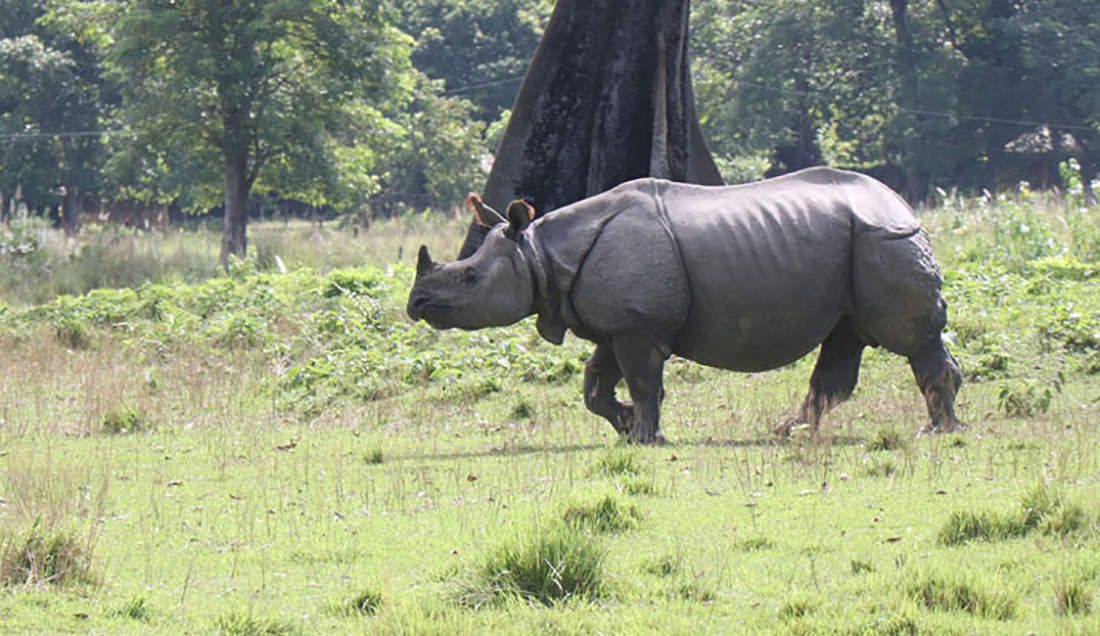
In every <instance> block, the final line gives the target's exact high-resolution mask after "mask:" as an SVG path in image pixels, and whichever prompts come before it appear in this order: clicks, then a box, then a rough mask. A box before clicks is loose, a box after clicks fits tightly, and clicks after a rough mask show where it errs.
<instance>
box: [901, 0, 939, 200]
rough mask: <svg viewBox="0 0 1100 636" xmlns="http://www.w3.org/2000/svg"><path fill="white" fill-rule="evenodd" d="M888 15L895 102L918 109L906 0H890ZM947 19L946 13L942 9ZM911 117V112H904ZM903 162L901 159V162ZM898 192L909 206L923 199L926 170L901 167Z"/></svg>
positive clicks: (914, 54) (918, 119)
mask: <svg viewBox="0 0 1100 636" xmlns="http://www.w3.org/2000/svg"><path fill="white" fill-rule="evenodd" d="M890 16H891V18H892V20H893V22H894V42H895V47H896V48H895V53H894V65H895V67H896V69H897V73H898V80H899V83H900V90H899V91H898V102H899V103H900V105H902V106H905V107H908V108H920V106H921V99H920V86H919V84H918V77H917V51H916V49H915V48H914V45H913V30H912V26H911V24H910V18H909V0H890ZM944 16H945V19H946V16H947V13H946V12H944ZM906 116H910V115H906ZM911 116H912V117H914V121H915V122H916V126H917V127H920V126H921V124H922V122H923V120H924V117H923V115H920V114H913V115H911ZM901 163H904V162H901ZM902 174H903V178H902V182H903V184H904V185H903V187H902V188H901V194H902V196H904V197H905V198H906V200H908V201H909V203H910V204H912V205H917V204H919V203H921V202H922V201H924V199H925V196H926V195H927V194H928V183H929V180H930V177H929V174H928V172H927V171H926V170H920V169H914V168H910V169H905V168H902Z"/></svg>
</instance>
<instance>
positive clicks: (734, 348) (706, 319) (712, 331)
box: [673, 297, 845, 372]
mask: <svg viewBox="0 0 1100 636" xmlns="http://www.w3.org/2000/svg"><path fill="white" fill-rule="evenodd" d="M844 314H845V311H844V310H843V309H842V308H841V307H840V305H839V303H835V302H826V301H822V302H816V303H808V304H799V305H797V306H796V305H792V304H789V303H782V302H781V303H777V304H771V303H760V304H753V305H747V304H744V303H741V302H739V301H738V300H737V299H735V298H732V297H729V298H715V299H711V300H709V301H702V302H699V303H697V304H696V303H693V304H692V309H691V311H690V312H689V314H688V319H687V321H685V323H684V326H683V328H682V329H681V330H680V332H679V333H677V335H676V341H675V346H674V347H673V351H674V352H675V353H676V354H677V355H679V356H680V357H683V358H687V359H688V360H693V361H695V362H698V363H700V364H705V365H707V366H711V367H717V368H720V369H729V370H731V371H743V372H755V371H767V370H770V369H777V368H779V367H782V366H785V365H787V364H790V363H792V362H794V361H795V360H798V359H799V358H801V357H803V356H805V355H806V354H808V353H810V352H811V351H813V350H814V348H816V347H817V346H818V345H819V344H821V342H822V341H823V340H824V339H825V338H826V337H827V336H828V335H829V333H830V332H831V331H832V330H833V327H835V326H836V324H837V322H839V321H840V319H841V317H843V316H844Z"/></svg>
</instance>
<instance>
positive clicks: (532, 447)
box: [387, 435, 867, 461]
mask: <svg viewBox="0 0 1100 636" xmlns="http://www.w3.org/2000/svg"><path fill="white" fill-rule="evenodd" d="M866 441H867V440H865V439H864V438H862V437H854V436H850V435H838V436H836V437H832V438H829V439H828V440H824V439H819V440H817V441H812V440H811V441H807V442H803V443H804V444H806V445H809V446H822V447H828V446H861V445H863V444H864V443H866ZM618 443H622V442H618ZM792 444H795V442H791V441H790V440H782V439H778V438H776V437H774V436H772V435H765V436H761V437H751V438H742V439H714V438H707V439H701V440H691V441H687V442H670V443H668V444H665V445H664V446H661V447H660V448H666V449H670V450H675V449H677V448H710V447H713V448H764V447H768V446H785V445H792ZM609 446H611V445H609V444H560V445H552V444H546V445H540V444H517V445H515V446H493V447H491V448H485V449H480V450H463V451H454V452H442V453H406V454H403V455H393V456H391V457H388V458H387V461H401V460H403V459H418V460H425V459H429V460H451V459H476V458H482V457H522V456H525V455H538V454H550V455H563V454H568V453H578V452H583V451H595V450H600V449H602V448H608V447H609ZM639 448H646V447H644V446H639Z"/></svg>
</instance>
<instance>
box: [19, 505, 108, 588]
mask: <svg viewBox="0 0 1100 636" xmlns="http://www.w3.org/2000/svg"><path fill="white" fill-rule="evenodd" d="M94 546H95V537H94V535H89V536H88V537H80V536H78V535H77V534H76V533H75V532H73V531H71V530H63V529H53V530H47V529H46V528H43V525H42V524H41V523H40V521H39V520H35V522H34V524H32V525H31V527H30V528H29V529H27V530H25V531H22V532H14V533H11V534H7V533H5V536H3V537H2V539H0V585H3V586H5V587H14V586H26V587H39V586H53V587H68V586H73V585H87V584H95V583H96V582H97V577H96V575H95V573H94V572H93V571H92V551H93V548H94Z"/></svg>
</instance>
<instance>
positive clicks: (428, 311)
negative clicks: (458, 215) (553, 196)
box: [406, 194, 535, 329]
mask: <svg viewBox="0 0 1100 636" xmlns="http://www.w3.org/2000/svg"><path fill="white" fill-rule="evenodd" d="M466 205H467V207H469V208H470V210H471V211H472V212H473V215H474V220H475V221H476V222H477V223H478V224H479V225H482V226H484V227H486V228H488V234H487V235H486V237H485V242H484V243H482V244H481V247H480V248H478V250H477V251H476V252H474V254H473V255H471V256H469V257H467V258H464V259H462V260H459V261H455V262H453V263H436V262H434V261H432V257H431V256H430V255H429V254H428V248H427V246H425V245H421V246H420V254H419V258H418V260H417V263H416V283H415V284H414V285H413V289H412V292H411V293H410V294H409V303H408V305H407V306H406V311H407V312H408V314H409V317H410V318H412V319H413V320H419V319H421V318H423V319H424V320H425V321H427V322H428V324H430V325H431V326H433V327H435V328H437V329H450V328H452V327H457V328H459V329H481V328H483V327H500V326H504V325H510V324H513V323H515V322H518V321H520V320H522V319H523V318H526V317H527V316H530V315H531V314H533V313H534V312H535V309H534V296H535V288H534V283H533V282H532V279H531V272H530V270H529V267H528V264H527V261H526V259H525V258H524V256H523V252H522V250H521V247H520V238H521V237H520V233H521V232H523V230H524V229H525V228H526V227H527V226H528V225H530V223H531V220H532V219H533V218H534V213H535V211H534V208H532V207H531V206H530V205H528V204H527V203H525V202H523V201H513V202H512V203H511V204H510V205H509V206H508V211H507V218H504V217H503V216H501V215H500V213H498V212H497V211H496V210H493V209H492V208H490V207H489V206H487V205H485V203H484V202H482V201H481V199H480V198H479V197H478V196H477V195H476V194H471V195H470V196H469V197H467V198H466Z"/></svg>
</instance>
